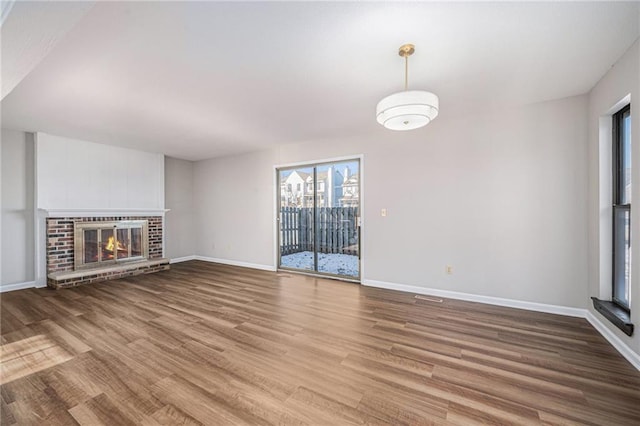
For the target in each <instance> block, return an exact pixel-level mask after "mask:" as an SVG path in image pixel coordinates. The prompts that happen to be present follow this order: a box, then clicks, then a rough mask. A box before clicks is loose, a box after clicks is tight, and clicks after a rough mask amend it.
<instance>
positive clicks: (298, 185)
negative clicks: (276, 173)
mask: <svg viewBox="0 0 640 426" xmlns="http://www.w3.org/2000/svg"><path fill="white" fill-rule="evenodd" d="M296 190H297V191H298V192H300V184H297V185H296Z"/></svg>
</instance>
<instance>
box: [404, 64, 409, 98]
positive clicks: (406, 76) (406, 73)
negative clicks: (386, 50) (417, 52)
mask: <svg viewBox="0 0 640 426" xmlns="http://www.w3.org/2000/svg"><path fill="white" fill-rule="evenodd" d="M404 90H405V91H407V90H409V56H408V55H407V56H405V57H404Z"/></svg>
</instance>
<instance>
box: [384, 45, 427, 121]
mask: <svg viewBox="0 0 640 426" xmlns="http://www.w3.org/2000/svg"><path fill="white" fill-rule="evenodd" d="M413 52H415V46H414V45H413V44H403V45H402V46H400V50H399V51H398V54H399V55H400V56H402V57H403V58H404V91H403V92H397V93H394V94H392V95H389V96H387V97H386V98H384V99H382V100H381V101H380V102H378V106H377V107H376V119H377V120H378V123H380V124H382V125H383V126H384V127H386V128H387V129H391V130H413V129H417V128H419V127H422V126H426V125H427V124H429V123H430V122H431V120H433V119H434V118H436V117H437V116H438V97H437V96H436V95H434V94H433V93H431V92H425V91H424V90H408V89H409V56H411V55H413Z"/></svg>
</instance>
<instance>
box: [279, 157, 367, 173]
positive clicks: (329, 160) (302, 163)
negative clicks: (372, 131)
mask: <svg viewBox="0 0 640 426" xmlns="http://www.w3.org/2000/svg"><path fill="white" fill-rule="evenodd" d="M356 158H359V159H360V160H362V159H363V158H364V154H353V155H344V156H342V157H332V158H321V159H319V160H305V161H298V162H295V163H287V164H277V165H275V166H273V168H274V170H277V169H287V168H290V167H299V166H314V165H316V164H326V163H340V162H344V161H349V160H354V159H356Z"/></svg>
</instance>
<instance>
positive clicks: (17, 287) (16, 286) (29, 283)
mask: <svg viewBox="0 0 640 426" xmlns="http://www.w3.org/2000/svg"><path fill="white" fill-rule="evenodd" d="M35 287H38V286H36V282H35V281H27V282H24V283H15V284H5V285H1V286H0V293H4V292H7V291H14V290H23V289H25V288H35ZM40 287H45V286H40Z"/></svg>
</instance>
